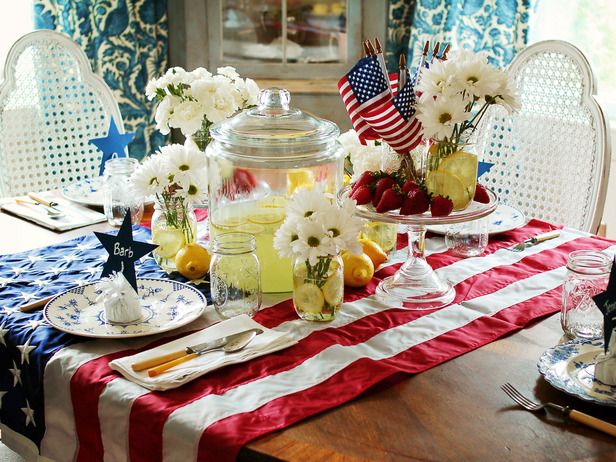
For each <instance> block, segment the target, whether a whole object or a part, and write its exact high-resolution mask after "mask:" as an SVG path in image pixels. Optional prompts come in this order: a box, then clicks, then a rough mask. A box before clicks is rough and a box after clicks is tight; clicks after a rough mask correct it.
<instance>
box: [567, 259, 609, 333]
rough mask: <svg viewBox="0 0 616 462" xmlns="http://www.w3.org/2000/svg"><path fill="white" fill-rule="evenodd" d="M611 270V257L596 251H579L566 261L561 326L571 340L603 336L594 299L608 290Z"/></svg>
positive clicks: (600, 315)
mask: <svg viewBox="0 0 616 462" xmlns="http://www.w3.org/2000/svg"><path fill="white" fill-rule="evenodd" d="M611 268H612V259H611V258H610V257H609V255H607V254H605V253H603V252H599V251H595V250H576V251H574V252H571V253H570V254H569V258H568V259H567V276H566V279H565V283H564V285H563V296H562V300H563V303H562V310H561V316H560V323H561V325H562V328H563V331H564V332H565V334H567V336H568V337H571V338H596V337H601V336H602V335H603V314H602V313H601V311H600V310H599V308H598V307H597V305H596V304H595V302H594V301H593V299H592V297H593V296H595V295H597V294H599V293H601V292H603V291H605V289H606V287H607V284H608V281H609V277H610V270H611Z"/></svg>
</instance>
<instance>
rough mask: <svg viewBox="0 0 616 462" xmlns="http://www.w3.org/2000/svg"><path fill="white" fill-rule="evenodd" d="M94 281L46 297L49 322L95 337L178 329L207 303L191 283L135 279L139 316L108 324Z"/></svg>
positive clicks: (75, 332) (125, 335) (142, 334)
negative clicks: (140, 315) (121, 322)
mask: <svg viewBox="0 0 616 462" xmlns="http://www.w3.org/2000/svg"><path fill="white" fill-rule="evenodd" d="M97 285H98V283H96V282H94V283H91V284H86V285H83V286H80V287H75V288H73V289H70V290H67V291H66V292H64V293H62V294H60V295H58V296H56V297H55V298H53V299H52V300H50V301H49V303H48V304H47V306H45V310H44V312H43V314H44V316H45V319H46V320H47V322H48V323H49V324H51V325H52V326H53V327H55V328H56V329H58V330H61V331H63V332H68V333H69V334H74V335H81V336H84V337H96V338H129V337H142V336H145V335H153V334H158V333H160V332H165V331H168V330H172V329H177V328H178V327H181V326H183V325H185V324H188V323H189V322H192V321H194V320H195V319H197V318H198V317H199V316H201V314H202V313H203V311H204V310H205V307H206V305H207V301H206V299H205V297H204V296H203V294H201V292H199V291H198V290H197V289H195V288H194V287H191V286H189V285H187V284H183V283H181V282H176V281H171V280H168V279H150V278H140V279H137V287H138V288H139V296H140V298H141V309H142V312H143V316H142V317H141V319H139V320H137V321H135V322H132V323H127V324H110V323H108V322H107V321H106V319H105V308H104V306H103V304H102V303H97V302H96V297H97V296H98V295H99V294H100V293H101V291H100V290H99V289H97Z"/></svg>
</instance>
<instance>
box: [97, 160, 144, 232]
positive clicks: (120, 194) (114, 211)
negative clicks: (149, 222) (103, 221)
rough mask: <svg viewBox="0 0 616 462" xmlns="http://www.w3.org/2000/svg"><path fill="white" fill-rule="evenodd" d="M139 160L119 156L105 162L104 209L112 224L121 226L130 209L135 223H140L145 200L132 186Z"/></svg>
mask: <svg viewBox="0 0 616 462" xmlns="http://www.w3.org/2000/svg"><path fill="white" fill-rule="evenodd" d="M138 165H139V161H138V160H137V159H134V158H130V157H118V158H115V159H110V160H108V161H107V162H106V163H105V176H104V185H105V201H104V210H105V216H106V217H107V221H108V222H109V224H110V225H112V226H120V225H121V224H122V221H124V216H125V215H126V212H128V211H130V214H131V219H132V223H133V224H139V223H140V222H141V218H142V217H143V200H141V199H139V198H137V195H136V194H135V193H134V192H133V191H132V188H131V186H130V176H131V175H132V174H133V172H134V171H135V169H136V168H137V166H138Z"/></svg>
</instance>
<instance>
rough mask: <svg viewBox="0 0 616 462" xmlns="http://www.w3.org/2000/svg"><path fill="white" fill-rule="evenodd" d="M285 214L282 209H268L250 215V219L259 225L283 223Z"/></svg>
mask: <svg viewBox="0 0 616 462" xmlns="http://www.w3.org/2000/svg"><path fill="white" fill-rule="evenodd" d="M284 216H285V215H284V212H283V211H281V210H276V209H268V210H263V211H259V212H257V213H254V214H252V215H250V216H249V217H248V221H249V222H251V223H257V224H259V225H272V224H274V223H282V221H283V220H284Z"/></svg>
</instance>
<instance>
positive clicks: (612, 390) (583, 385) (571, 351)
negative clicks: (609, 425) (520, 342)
mask: <svg viewBox="0 0 616 462" xmlns="http://www.w3.org/2000/svg"><path fill="white" fill-rule="evenodd" d="M602 352H603V339H595V340H572V341H570V342H566V343H563V344H561V345H556V346H555V347H553V348H550V349H549V350H547V351H546V352H544V353H543V354H542V355H541V358H540V359H539V363H538V364H537V367H538V368H539V372H541V373H542V374H543V375H544V376H545V379H546V380H547V381H548V382H549V383H550V384H551V385H552V386H554V387H556V388H558V389H559V390H562V391H564V392H565V393H569V394H570V395H573V396H577V397H578V398H581V399H583V400H586V401H590V402H593V403H597V404H602V405H604V406H616V386H610V385H606V384H605V383H603V382H600V381H598V380H596V379H595V363H596V362H597V356H598V355H599V354H601V353H602Z"/></svg>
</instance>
